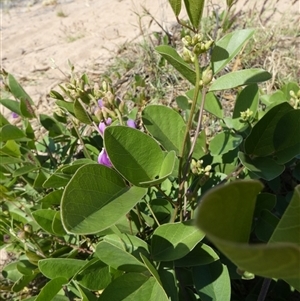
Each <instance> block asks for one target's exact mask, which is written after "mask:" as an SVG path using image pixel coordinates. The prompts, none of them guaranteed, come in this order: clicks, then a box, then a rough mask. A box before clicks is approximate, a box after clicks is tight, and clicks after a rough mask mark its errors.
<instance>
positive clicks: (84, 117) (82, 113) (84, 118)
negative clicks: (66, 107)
mask: <svg viewBox="0 0 300 301" xmlns="http://www.w3.org/2000/svg"><path fill="white" fill-rule="evenodd" d="M74 114H75V117H76V118H77V119H78V120H79V121H81V122H83V123H85V124H91V122H92V120H91V118H90V116H89V114H88V113H87V112H86V110H85V109H84V107H83V106H82V104H81V103H80V100H79V99H75V102H74Z"/></svg>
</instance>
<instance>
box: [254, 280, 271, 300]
mask: <svg viewBox="0 0 300 301" xmlns="http://www.w3.org/2000/svg"><path fill="white" fill-rule="evenodd" d="M271 282H272V279H270V278H264V281H263V284H262V286H261V289H260V293H259V296H258V299H257V301H265V299H266V297H267V294H268V290H269V287H270V284H271Z"/></svg>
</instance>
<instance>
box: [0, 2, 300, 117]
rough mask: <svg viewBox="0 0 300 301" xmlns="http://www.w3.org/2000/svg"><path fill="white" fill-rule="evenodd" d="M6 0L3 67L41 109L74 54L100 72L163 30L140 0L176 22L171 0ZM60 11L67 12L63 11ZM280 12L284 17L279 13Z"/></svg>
mask: <svg viewBox="0 0 300 301" xmlns="http://www.w3.org/2000/svg"><path fill="white" fill-rule="evenodd" d="M1 1H2V2H1V4H2V8H1V53H0V55H1V63H2V68H4V69H5V70H6V71H7V72H9V73H12V74H13V75H14V76H15V77H16V78H17V79H18V80H20V81H21V82H22V84H23V87H24V88H25V90H26V91H27V92H28V93H29V95H30V96H31V97H32V98H33V100H34V102H35V103H36V105H37V106H38V107H39V110H41V111H45V110H47V109H48V110H49V108H48V107H49V99H47V96H46V95H47V93H49V91H50V89H52V88H54V87H55V86H57V84H58V83H61V82H62V81H63V80H64V76H63V74H62V73H61V72H60V71H59V70H58V68H57V67H59V68H60V69H61V70H62V71H63V72H65V73H68V72H69V70H70V69H69V67H68V63H67V61H68V60H70V61H71V62H72V63H73V64H74V65H75V67H76V70H77V71H79V72H82V73H83V72H87V73H89V71H91V70H92V71H93V74H95V73H96V74H97V73H101V72H103V71H104V70H105V69H106V68H107V65H108V64H109V63H110V61H111V59H112V58H113V57H114V56H115V55H116V51H117V50H118V47H119V46H120V45H121V44H123V43H125V42H137V41H138V40H139V39H141V38H142V31H143V32H144V33H145V32H151V31H153V30H160V29H159V27H158V26H157V25H156V24H155V22H152V24H151V26H150V27H149V23H150V20H151V18H149V16H148V17H147V16H145V14H144V13H143V9H142V7H141V5H143V6H144V7H146V8H147V9H149V11H150V13H151V14H152V15H153V16H154V17H155V18H156V19H157V21H158V22H160V23H161V24H162V25H163V26H164V28H165V29H166V30H169V29H170V28H171V26H172V24H174V23H175V17H174V15H173V12H172V10H171V8H170V7H169V4H168V1H167V0H144V1H142V0H109V1H105V0H56V1H54V0H43V1H42V0H40V1H37V0H18V1H16V0H1ZM55 2H56V3H57V4H52V3H55ZM212 2H214V4H217V5H223V6H224V4H225V2H226V1H225V0H213V1H207V4H208V5H211V3H212ZM245 2H246V4H245ZM263 2H264V1H254V0H248V1H246V0H238V1H237V5H236V8H237V9H249V8H250V9H254V10H256V11H257V12H259V11H260V9H261V7H262V4H263ZM269 2H273V3H276V2H277V4H275V5H274V7H276V9H277V10H278V12H285V11H287V10H288V11H290V12H291V14H290V16H291V17H292V16H293V15H297V14H298V15H299V9H300V1H296V2H295V3H294V5H293V6H291V3H292V2H293V0H278V1H276V0H269ZM297 2H298V3H297ZM8 3H13V4H15V5H10V6H9V5H8ZM47 4H48V5H47ZM271 11H272V10H270V12H271ZM59 13H63V14H65V15H66V17H65V18H63V17H59V16H58V15H59ZM183 16H184V14H183ZM277 16H278V19H280V18H279V17H280V13H277ZM139 22H140V24H139ZM274 22H276V20H275V19H274ZM53 61H54V62H55V63H54V62H53ZM56 66H57V67H56ZM1 110H3V107H2V108H1Z"/></svg>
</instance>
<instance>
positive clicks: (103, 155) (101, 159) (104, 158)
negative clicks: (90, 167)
mask: <svg viewBox="0 0 300 301" xmlns="http://www.w3.org/2000/svg"><path fill="white" fill-rule="evenodd" d="M98 163H99V164H102V165H105V166H107V167H112V164H111V162H110V160H109V157H108V155H107V152H106V150H105V149H104V148H102V151H101V152H100V154H99V156H98Z"/></svg>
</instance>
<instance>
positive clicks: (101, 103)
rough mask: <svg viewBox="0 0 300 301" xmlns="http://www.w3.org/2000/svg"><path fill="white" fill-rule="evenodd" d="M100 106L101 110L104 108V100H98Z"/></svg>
mask: <svg viewBox="0 0 300 301" xmlns="http://www.w3.org/2000/svg"><path fill="white" fill-rule="evenodd" d="M98 106H99V108H102V107H103V106H104V104H103V99H102V98H100V99H98Z"/></svg>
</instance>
